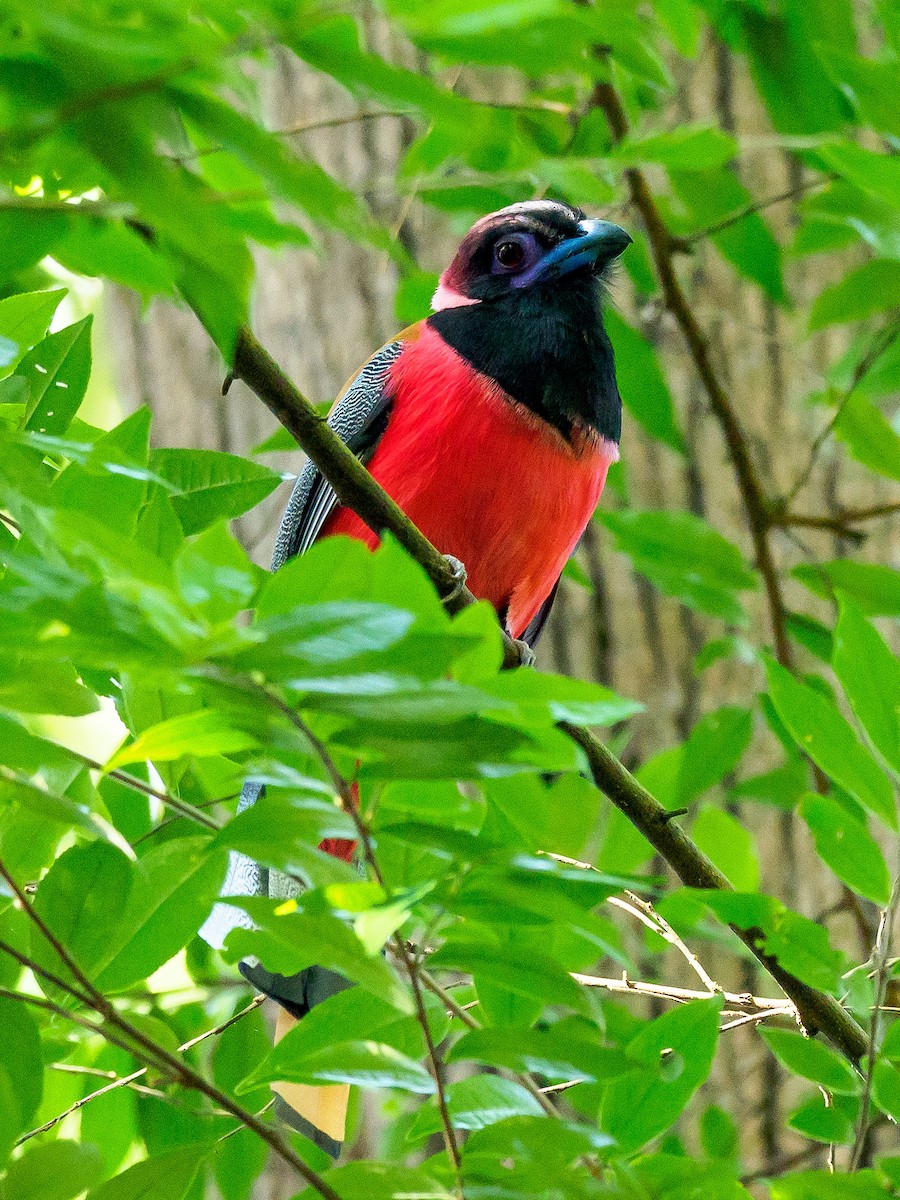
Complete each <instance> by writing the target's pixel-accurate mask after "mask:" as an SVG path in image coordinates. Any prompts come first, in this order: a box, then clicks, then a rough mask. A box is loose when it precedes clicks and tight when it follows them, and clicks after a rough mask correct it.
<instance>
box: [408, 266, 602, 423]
mask: <svg viewBox="0 0 900 1200" xmlns="http://www.w3.org/2000/svg"><path fill="white" fill-rule="evenodd" d="M427 323H428V325H429V326H430V327H431V328H432V329H434V330H435V331H436V332H437V333H438V334H439V335H440V336H441V338H442V339H443V340H444V341H445V342H446V343H447V344H448V345H449V346H450V347H451V348H452V349H453V350H455V351H456V352H457V353H458V354H459V355H461V356H462V357H463V358H464V359H465V360H466V361H467V362H468V363H469V364H470V365H471V366H472V367H474V368H475V370H476V371H479V372H480V373H481V374H483V375H486V376H487V377H488V378H489V379H493V380H494V381H495V382H496V383H498V384H499V385H500V387H501V388H502V389H503V391H504V392H505V393H506V394H507V395H508V396H510V397H511V398H512V399H513V400H514V401H516V402H517V403H519V404H522V405H525V406H526V407H527V408H528V409H529V410H530V411H531V412H533V413H534V414H535V415H536V416H537V417H539V418H541V419H542V420H543V421H546V422H547V423H548V424H549V425H552V426H553V427H554V428H555V429H556V430H557V431H558V432H559V433H560V434H562V436H563V437H564V438H565V439H566V440H567V441H569V442H571V443H573V444H575V442H576V441H578V440H581V439H583V437H584V434H585V432H586V431H588V432H593V433H594V434H596V435H598V436H599V437H601V438H603V439H604V440H606V441H609V442H615V443H618V441H619V437H620V434H621V427H622V402H621V399H620V397H619V391H618V388H617V386H616V376H615V364H614V361H613V350H612V346H611V345H610V342H609V338H608V337H607V335H606V331H605V330H604V328H603V322H602V316H601V311H600V289H599V287H598V286H597V285H596V283H595V282H594V281H593V280H591V279H590V278H585V279H584V280H580V281H567V283H566V284H565V285H560V284H556V285H551V286H547V287H531V288H527V289H525V290H524V291H523V292H520V293H516V294H512V295H509V296H504V297H503V298H502V299H500V300H495V301H485V302H483V303H480V304H473V305H466V306H458V307H447V308H443V309H441V310H440V311H438V312H436V313H434V314H433V315H432V316H430V317H429V318H428V322H427Z"/></svg>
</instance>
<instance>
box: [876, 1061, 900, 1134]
mask: <svg viewBox="0 0 900 1200" xmlns="http://www.w3.org/2000/svg"><path fill="white" fill-rule="evenodd" d="M872 1095H873V1097H874V1100H875V1103H876V1104H877V1105H878V1107H879V1108H880V1109H881V1110H882V1112H886V1113H887V1114H888V1116H889V1117H890V1118H891V1119H892V1120H893V1121H900V1066H898V1065H897V1063H896V1062H887V1061H885V1060H884V1059H881V1058H880V1059H879V1060H878V1061H877V1062H876V1063H875V1069H874V1071H873V1072H872Z"/></svg>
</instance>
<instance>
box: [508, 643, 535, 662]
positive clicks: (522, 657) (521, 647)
mask: <svg viewBox="0 0 900 1200" xmlns="http://www.w3.org/2000/svg"><path fill="white" fill-rule="evenodd" d="M513 644H514V645H515V647H516V649H517V650H518V652H519V665H520V666H523V667H533V666H534V664H535V659H536V655H535V653H534V651H533V650H532V648H531V647H530V646H529V645H528V643H527V642H523V641H522V639H521V638H513Z"/></svg>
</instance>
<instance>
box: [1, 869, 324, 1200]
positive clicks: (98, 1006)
mask: <svg viewBox="0 0 900 1200" xmlns="http://www.w3.org/2000/svg"><path fill="white" fill-rule="evenodd" d="M0 876H2V878H3V879H5V880H6V882H7V884H8V885H9V886H10V888H11V889H12V891H13V892H14V893H15V896H16V898H17V900H18V901H19V904H20V905H21V907H22V908H23V909H24V911H25V914H26V916H27V917H28V919H29V920H30V921H31V922H32V924H33V925H34V926H35V928H36V929H37V930H38V931H39V932H40V934H41V935H42V937H43V938H44V940H45V941H46V942H47V943H48V944H49V945H50V946H51V947H52V949H53V950H54V951H55V953H56V955H57V956H58V957H59V959H60V961H61V962H62V964H63V965H64V967H65V968H66V970H67V972H68V973H69V974H70V975H71V977H72V979H74V981H75V984H72V983H71V982H66V981H64V980H61V979H59V978H58V977H57V976H54V975H52V974H51V973H50V972H49V971H47V970H46V969H45V968H43V967H42V966H41V965H40V964H39V963H36V962H34V961H33V960H32V959H29V958H27V957H26V956H25V955H24V954H22V953H21V952H20V951H18V950H16V949H15V948H14V947H12V946H9V945H8V944H6V943H0V949H2V950H4V951H5V952H6V953H7V954H9V955H10V956H11V957H12V958H14V959H16V961H18V962H20V963H21V964H22V965H23V966H26V967H29V968H30V969H31V970H32V971H33V972H34V974H35V975H36V976H37V977H38V978H39V979H46V980H49V981H50V982H52V983H54V984H55V985H56V986H57V987H59V988H61V989H62V990H63V991H64V992H65V993H66V994H67V995H69V996H72V997H73V998H74V999H76V1000H78V1001H79V1003H81V1004H84V1005H85V1006H86V1007H87V1008H89V1009H91V1010H92V1011H93V1012H95V1013H96V1014H97V1016H99V1017H102V1018H103V1020H102V1022H100V1023H96V1024H95V1023H93V1022H90V1021H87V1020H86V1019H85V1018H83V1017H79V1016H78V1015H77V1014H70V1013H69V1012H67V1011H66V1009H64V1008H62V1007H61V1006H59V1005H54V1004H53V1002H52V1001H46V1002H45V1003H44V1006H45V1007H48V1008H50V1009H51V1010H53V1011H57V1012H58V1013H59V1014H60V1015H62V1016H65V1017H67V1018H70V1019H74V1020H75V1021H76V1022H77V1023H78V1024H84V1025H87V1026H88V1027H89V1028H91V1029H92V1030H94V1032H96V1033H99V1034H100V1035H101V1036H102V1037H104V1038H106V1040H107V1041H110V1042H112V1043H113V1044H114V1045H118V1046H123V1048H124V1049H126V1050H128V1051H129V1052H130V1053H132V1054H136V1055H137V1056H138V1057H144V1058H149V1060H150V1063H151V1064H152V1065H153V1066H154V1067H155V1068H157V1069H158V1070H160V1071H161V1072H162V1073H163V1074H164V1075H166V1076H167V1077H168V1078H170V1079H172V1080H173V1081H174V1082H175V1083H179V1084H181V1085H182V1086H183V1087H186V1088H191V1089H193V1090H194V1091H197V1092H200V1093H201V1094H202V1095H204V1096H206V1097H207V1099H208V1100H212V1101H213V1103H214V1104H216V1105H218V1106H219V1107H220V1108H222V1109H224V1110H225V1111H226V1112H227V1113H230V1115H231V1116H233V1117H236V1118H237V1119H238V1120H239V1121H241V1122H242V1124H244V1125H245V1126H246V1127H247V1128H248V1129H252V1130H253V1132H254V1133H255V1134H256V1135H257V1136H258V1137H259V1138H261V1139H262V1140H263V1141H264V1142H265V1143H266V1144H267V1145H268V1146H269V1147H271V1149H272V1150H274V1151H275V1153H276V1154H277V1155H278V1156H279V1157H280V1158H282V1159H284V1161H285V1162H286V1163H288V1164H289V1165H290V1166H292V1167H293V1168H294V1170H295V1171H296V1172H297V1173H298V1174H299V1175H300V1176H302V1178H303V1179H305V1180H306V1182H307V1183H308V1184H309V1185H310V1186H311V1187H313V1188H314V1189H315V1190H316V1191H317V1192H318V1193H319V1195H320V1196H322V1197H323V1200H340V1197H339V1196H338V1194H337V1192H335V1191H334V1189H333V1188H332V1187H331V1186H330V1185H329V1184H328V1183H326V1181H325V1180H324V1179H323V1178H322V1177H321V1175H319V1174H318V1172H317V1171H314V1170H313V1169H312V1168H311V1167H310V1166H308V1165H307V1164H306V1163H305V1162H304V1161H303V1159H302V1158H301V1157H300V1155H299V1154H297V1153H296V1152H295V1150H294V1149H293V1148H292V1147H291V1146H289V1145H288V1143H287V1142H285V1141H284V1139H283V1138H282V1137H280V1136H279V1134H278V1133H277V1132H276V1131H275V1130H274V1129H271V1128H269V1126H267V1125H266V1124H265V1123H264V1122H263V1121H261V1120H260V1119H259V1117H258V1116H256V1115H254V1114H253V1113H251V1112H249V1111H248V1110H247V1109H245V1108H242V1107H241V1105H239V1104H237V1103H236V1102H235V1101H234V1100H232V1098H231V1097H230V1096H229V1095H228V1094H227V1093H226V1092H223V1091H222V1090H221V1089H220V1088H218V1087H216V1086H215V1084H212V1083H209V1082H208V1081H207V1080H206V1079H204V1077H203V1076H202V1075H201V1074H199V1072H197V1071H195V1070H194V1069H193V1068H192V1067H191V1066H189V1065H188V1064H187V1063H186V1062H184V1061H182V1060H181V1059H180V1058H178V1057H176V1055H174V1054H171V1053H169V1051H168V1050H165V1049H164V1048H163V1047H162V1046H160V1045H159V1044H158V1043H157V1042H155V1041H154V1040H153V1039H152V1038H151V1037H148V1036H147V1034H145V1033H144V1032H143V1031H142V1030H141V1029H138V1027H137V1026H136V1025H133V1024H132V1023H131V1022H130V1021H128V1020H127V1019H126V1018H125V1017H123V1016H122V1014H121V1013H120V1012H119V1010H118V1009H117V1008H116V1007H115V1005H114V1004H113V1003H112V1001H111V1000H109V999H108V998H107V997H106V996H104V995H103V993H102V992H100V991H98V990H97V988H95V987H94V985H93V984H92V983H91V981H90V979H88V977H87V976H86V975H85V973H84V971H82V969H81V967H79V965H78V963H77V962H76V961H75V960H74V958H73V957H72V955H71V954H70V953H69V952H68V950H67V949H66V948H65V946H63V945H62V943H61V942H60V940H59V938H58V937H57V936H56V934H55V933H54V932H53V930H52V929H50V928H49V926H48V925H47V924H46V922H45V921H44V919H43V918H42V917H41V915H40V913H38V912H37V910H36V909H35V907H34V905H33V904H32V903H31V901H30V900H29V898H28V896H27V895H26V894H25V892H24V891H23V889H22V888H21V887H20V886H19V884H18V883H17V882H16V880H15V879H14V878H13V876H12V875H11V874H10V872H9V870H8V868H7V867H6V865H5V863H3V861H2V860H0ZM76 985H77V986H76ZM22 999H23V1000H24V1001H26V1002H28V1001H30V999H31V997H27V996H26V997H22ZM123 1044H124V1045H123Z"/></svg>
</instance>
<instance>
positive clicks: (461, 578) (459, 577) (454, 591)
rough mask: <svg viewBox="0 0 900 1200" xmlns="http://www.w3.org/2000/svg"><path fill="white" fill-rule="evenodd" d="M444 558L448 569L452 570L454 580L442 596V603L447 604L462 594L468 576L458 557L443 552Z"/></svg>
mask: <svg viewBox="0 0 900 1200" xmlns="http://www.w3.org/2000/svg"><path fill="white" fill-rule="evenodd" d="M444 558H445V559H446V560H447V562H448V564H449V566H450V570H451V571H452V572H453V580H454V583H453V587H452V588H451V590H450V591H449V592H448V593H447V595H446V596H444V597H442V599H443V601H444V603H445V604H449V603H451V602H452V601H453V600H457V599H458V598H459V597H460V596H461V595H462V594H463V591H464V590H465V586H466V579H467V578H468V576H467V574H466V568H465V566H464V565H463V563H461V562H460V561H459V559H458V558H454V557H453V555H452V554H445V555H444Z"/></svg>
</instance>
